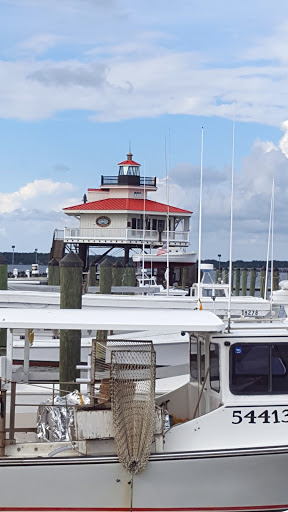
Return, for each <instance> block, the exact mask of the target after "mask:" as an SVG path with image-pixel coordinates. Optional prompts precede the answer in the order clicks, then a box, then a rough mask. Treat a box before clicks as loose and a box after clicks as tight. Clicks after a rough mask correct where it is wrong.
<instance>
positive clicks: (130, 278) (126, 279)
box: [122, 263, 137, 286]
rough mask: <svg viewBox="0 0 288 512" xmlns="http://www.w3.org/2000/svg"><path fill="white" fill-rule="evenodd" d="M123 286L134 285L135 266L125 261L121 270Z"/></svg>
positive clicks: (135, 283)
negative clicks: (125, 263)
mask: <svg viewBox="0 0 288 512" xmlns="http://www.w3.org/2000/svg"><path fill="white" fill-rule="evenodd" d="M122 285H123V286H136V285H137V282H136V268H135V267H134V265H133V264H130V263H127V265H126V266H125V268H124V272H123V279H122Z"/></svg>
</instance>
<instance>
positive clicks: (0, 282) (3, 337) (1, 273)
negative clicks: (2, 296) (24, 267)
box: [0, 253, 8, 355]
mask: <svg viewBox="0 0 288 512" xmlns="http://www.w3.org/2000/svg"><path fill="white" fill-rule="evenodd" d="M0 290H8V266H7V263H6V259H5V257H4V255H3V254H1V253H0ZM6 344H7V329H0V355H5V354H6Z"/></svg>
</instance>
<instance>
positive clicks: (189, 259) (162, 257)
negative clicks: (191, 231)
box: [132, 249, 197, 268]
mask: <svg viewBox="0 0 288 512" xmlns="http://www.w3.org/2000/svg"><path fill="white" fill-rule="evenodd" d="M168 255H169V264H171V265H174V266H175V267H176V266H180V267H181V266H189V265H194V264H195V263H196V261H197V253H196V252H195V251H190V252H189V251H187V252H184V251H183V250H181V249H169V251H168ZM132 259H133V261H134V263H136V264H138V265H139V266H141V265H142V263H143V261H144V265H145V268H150V267H151V264H152V265H155V266H156V267H158V266H160V265H164V266H165V267H166V264H167V251H165V250H163V251H161V250H158V254H157V251H156V252H154V253H146V252H144V254H143V252H140V253H137V254H133V256H132Z"/></svg>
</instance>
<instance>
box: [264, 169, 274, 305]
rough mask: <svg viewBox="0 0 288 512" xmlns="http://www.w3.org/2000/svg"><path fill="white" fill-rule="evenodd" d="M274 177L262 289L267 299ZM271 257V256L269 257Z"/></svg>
mask: <svg viewBox="0 0 288 512" xmlns="http://www.w3.org/2000/svg"><path fill="white" fill-rule="evenodd" d="M273 203H274V178H273V180H272V189H271V202H270V218H269V230H268V243H267V258H266V273H265V289H264V299H267V293H268V273H269V256H270V243H271V242H270V241H271V229H272V215H273V208H274V204H273ZM271 259H273V258H271Z"/></svg>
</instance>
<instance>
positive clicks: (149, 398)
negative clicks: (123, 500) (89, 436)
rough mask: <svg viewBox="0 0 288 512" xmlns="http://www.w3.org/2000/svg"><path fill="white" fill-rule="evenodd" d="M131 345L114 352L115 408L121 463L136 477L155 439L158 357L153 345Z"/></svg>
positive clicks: (112, 403) (113, 403) (111, 382)
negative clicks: (156, 369) (156, 368)
mask: <svg viewBox="0 0 288 512" xmlns="http://www.w3.org/2000/svg"><path fill="white" fill-rule="evenodd" d="M127 345H128V344H127ZM127 345H126V346H123V347H121V348H120V349H116V350H112V352H111V365H110V391H111V408H112V413H113V423H114V436H115V442H116V446H117V453H118V458H119V461H120V462H121V463H122V465H123V466H124V467H125V468H126V469H127V470H128V471H129V472H130V473H132V474H133V475H135V474H136V473H138V472H139V471H142V470H143V469H144V468H145V466H146V464H147V462H148V458H149V455H150V452H151V445H152V442H153V437H154V430H155V367H156V357H155V351H154V348H153V344H152V342H145V343H143V344H139V345H138V344H137V345H135V344H134V345H133V344H132V343H131V345H130V346H127Z"/></svg>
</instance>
